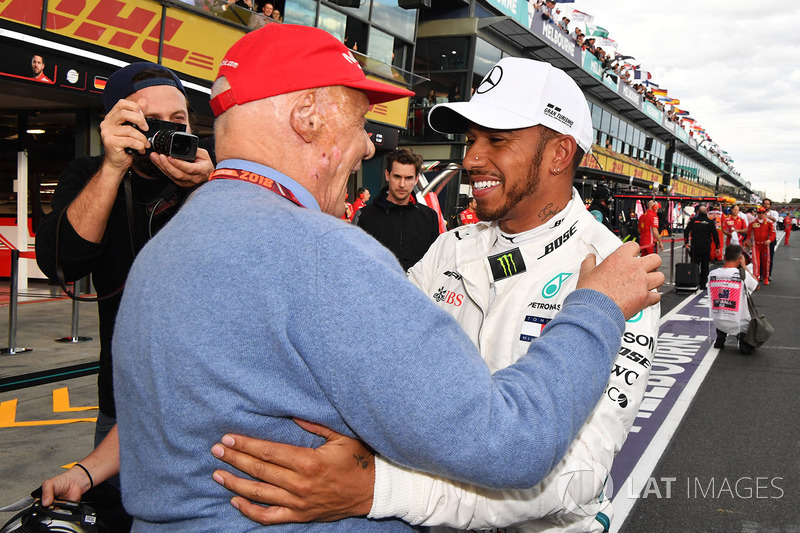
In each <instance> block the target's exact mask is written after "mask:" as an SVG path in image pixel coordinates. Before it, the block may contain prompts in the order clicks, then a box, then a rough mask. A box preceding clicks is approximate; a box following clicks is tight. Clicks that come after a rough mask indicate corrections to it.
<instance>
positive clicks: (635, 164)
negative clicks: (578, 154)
mask: <svg viewBox="0 0 800 533" xmlns="http://www.w3.org/2000/svg"><path fill="white" fill-rule="evenodd" d="M592 152H593V154H594V155H589V154H587V155H585V156H584V157H583V160H582V161H581V166H582V167H588V168H596V169H602V170H607V171H609V172H614V173H616V174H623V175H625V176H633V177H634V178H642V179H645V180H649V181H653V182H658V183H661V181H662V176H661V172H659V171H658V169H656V168H655V167H651V166H650V165H647V164H645V163H642V162H641V161H636V160H634V159H631V158H629V157H627V156H625V155H622V154H617V153H615V152H612V151H610V150H608V149H606V148H603V147H601V146H598V145H596V144H595V145H593V146H592ZM595 158H597V160H595ZM598 161H599V163H598Z"/></svg>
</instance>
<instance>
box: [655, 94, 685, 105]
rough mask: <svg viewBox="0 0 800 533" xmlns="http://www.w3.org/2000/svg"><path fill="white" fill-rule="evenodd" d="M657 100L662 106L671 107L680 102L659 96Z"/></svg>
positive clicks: (669, 97)
mask: <svg viewBox="0 0 800 533" xmlns="http://www.w3.org/2000/svg"><path fill="white" fill-rule="evenodd" d="M658 100H659V101H660V102H663V103H664V105H671V106H676V105H679V104H680V103H681V101H680V100H678V99H677V98H672V97H671V96H659V97H658Z"/></svg>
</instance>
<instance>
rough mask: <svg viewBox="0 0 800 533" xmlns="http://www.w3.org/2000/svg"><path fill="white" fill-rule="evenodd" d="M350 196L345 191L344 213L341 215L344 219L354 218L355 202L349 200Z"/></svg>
mask: <svg viewBox="0 0 800 533" xmlns="http://www.w3.org/2000/svg"><path fill="white" fill-rule="evenodd" d="M348 196H350V195H349V194H347V193H344V215H342V216H341V219H342V220H353V213H355V211H353V204H351V203H350V202H348V201H347V197H348Z"/></svg>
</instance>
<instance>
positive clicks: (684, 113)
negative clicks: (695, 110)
mask: <svg viewBox="0 0 800 533" xmlns="http://www.w3.org/2000/svg"><path fill="white" fill-rule="evenodd" d="M675 114H676V115H688V114H689V112H688V111H685V110H683V109H678V108H677V107H676V108H675Z"/></svg>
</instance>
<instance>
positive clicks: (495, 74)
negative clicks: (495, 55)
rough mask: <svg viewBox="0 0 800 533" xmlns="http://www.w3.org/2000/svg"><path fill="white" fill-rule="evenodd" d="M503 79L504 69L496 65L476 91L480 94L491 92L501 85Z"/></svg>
mask: <svg viewBox="0 0 800 533" xmlns="http://www.w3.org/2000/svg"><path fill="white" fill-rule="evenodd" d="M502 79H503V67H501V66H500V65H495V66H494V67H493V68H492V70H490V71H489V74H487V75H486V77H485V78H483V81H481V84H480V85H479V86H478V90H477V91H475V92H476V93H478V94H483V93H487V92H489V91H491V90H492V89H494V88H495V87H497V84H498V83H500V80H502Z"/></svg>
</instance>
